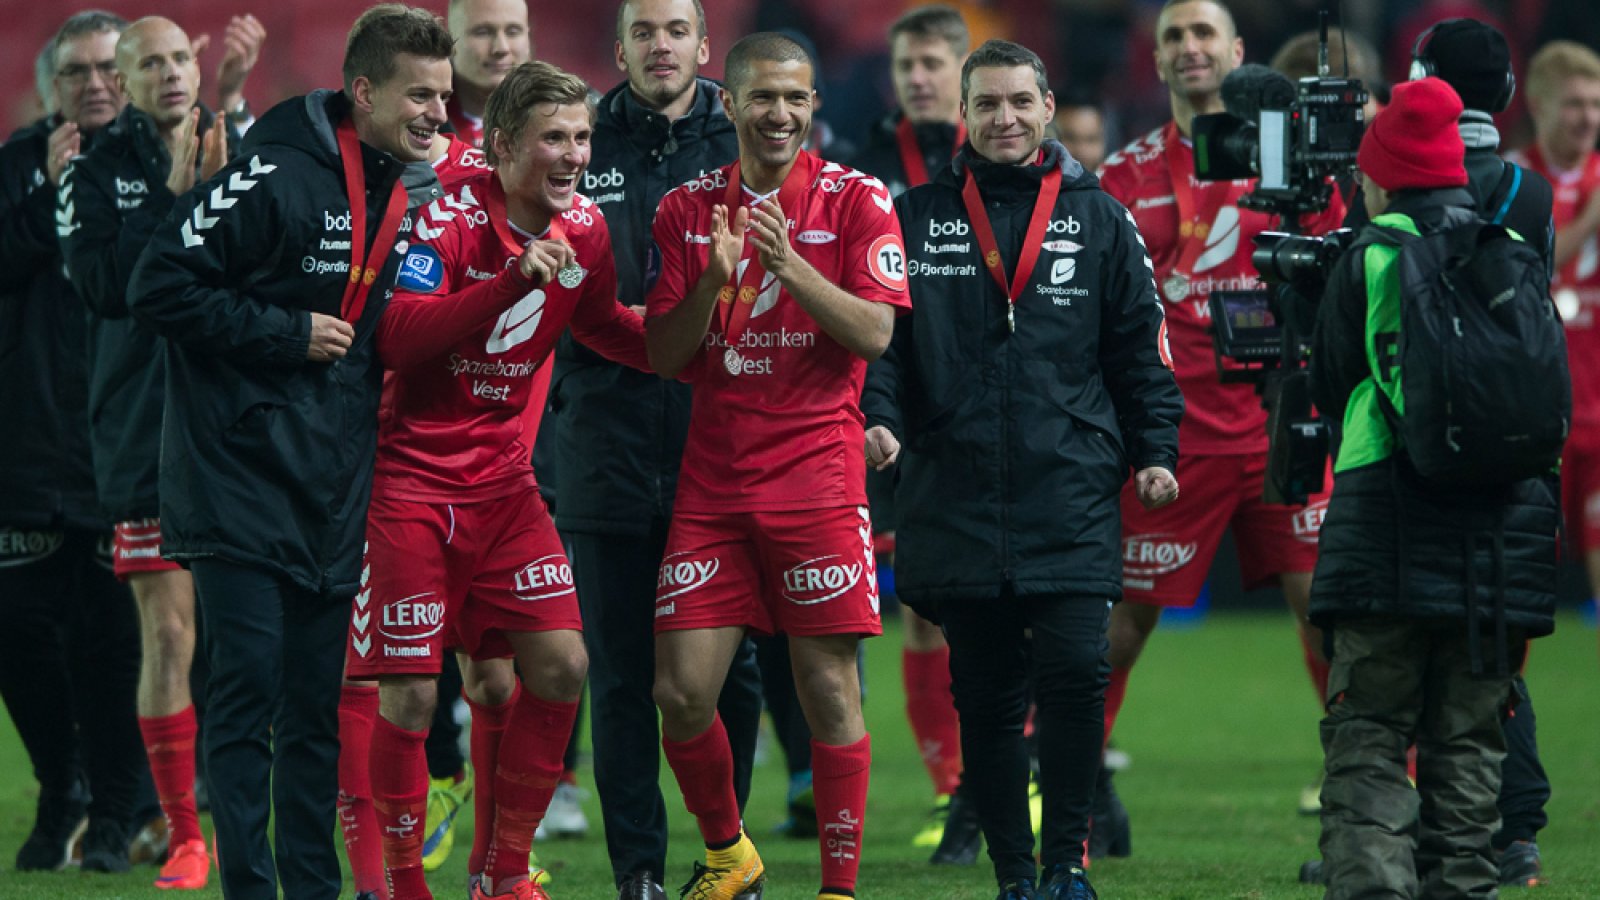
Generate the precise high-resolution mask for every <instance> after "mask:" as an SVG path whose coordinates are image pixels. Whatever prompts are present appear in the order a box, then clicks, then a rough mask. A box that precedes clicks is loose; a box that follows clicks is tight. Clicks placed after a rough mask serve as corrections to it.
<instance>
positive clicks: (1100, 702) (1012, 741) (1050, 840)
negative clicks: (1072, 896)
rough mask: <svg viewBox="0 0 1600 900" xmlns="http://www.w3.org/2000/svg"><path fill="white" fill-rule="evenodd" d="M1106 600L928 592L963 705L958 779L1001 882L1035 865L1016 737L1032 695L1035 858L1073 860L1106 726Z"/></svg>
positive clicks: (1028, 873)
mask: <svg viewBox="0 0 1600 900" xmlns="http://www.w3.org/2000/svg"><path fill="white" fill-rule="evenodd" d="M1110 611H1111V603H1110V601H1108V600H1107V599H1106V598H1104V597H1084V596H1062V595H1048V596H1037V597H1016V596H1013V595H1012V594H1011V592H1010V591H1009V590H1006V591H1005V592H1004V593H1002V594H1001V595H1000V597H999V598H998V599H997V598H995V597H971V598H965V599H959V600H942V601H940V602H939V604H938V615H939V617H940V620H941V621H942V622H943V625H944V634H945V639H946V640H947V641H949V643H950V674H951V678H952V683H951V691H952V692H953V693H954V694H955V701H956V710H957V712H959V713H960V715H961V755H962V759H963V761H964V762H965V763H966V770H965V772H964V773H963V775H962V786H963V788H964V789H965V790H967V791H968V792H969V796H970V797H971V798H972V800H973V803H974V804H975V805H976V807H977V810H978V820H979V822H980V823H981V824H982V826H983V836H984V838H985V839H986V840H987V841H988V844H989V858H990V859H991V860H993V862H994V870H995V876H996V878H997V880H999V881H1000V882H1001V883H1002V884H1003V883H1005V882H1006V881H1009V880H1011V879H1014V878H1033V877H1035V874H1036V873H1035V869H1034V862H1033V860H1034V856H1033V826H1032V824H1031V823H1030V822H1029V819H1028V769H1029V766H1028V750H1027V747H1026V746H1025V744H1024V743H1023V739H1022V726H1023V722H1024V720H1025V719H1026V718H1027V714H1028V699H1029V697H1030V696H1032V698H1033V699H1034V702H1035V704H1036V706H1037V712H1036V717H1035V723H1036V726H1037V729H1036V730H1037V732H1038V737H1039V786H1040V790H1041V791H1042V793H1043V800H1044V825H1043V833H1042V834H1041V836H1040V840H1041V843H1042V845H1043V846H1042V847H1041V848H1040V849H1041V853H1040V861H1041V862H1042V863H1043V864H1044V867H1045V870H1046V871H1049V869H1050V868H1051V867H1052V866H1056V865H1082V863H1083V843H1084V841H1085V840H1086V839H1087V838H1088V836H1089V807H1090V805H1091V804H1092V803H1093V801H1094V792H1095V776H1096V773H1097V772H1098V770H1099V766H1100V748H1101V743H1102V742H1103V740H1104V734H1105V721H1104V715H1105V698H1106V685H1107V684H1108V683H1109V679H1110V675H1111V666H1110V664H1109V663H1108V662H1107V661H1106V652H1107V650H1108V648H1109V645H1108V643H1107V640H1106V625H1107V623H1108V621H1109V618H1110ZM1026 629H1032V632H1033V637H1032V640H1031V641H1030V640H1029V639H1028V638H1027V637H1026V636H1025V634H1024V632H1025V630H1026Z"/></svg>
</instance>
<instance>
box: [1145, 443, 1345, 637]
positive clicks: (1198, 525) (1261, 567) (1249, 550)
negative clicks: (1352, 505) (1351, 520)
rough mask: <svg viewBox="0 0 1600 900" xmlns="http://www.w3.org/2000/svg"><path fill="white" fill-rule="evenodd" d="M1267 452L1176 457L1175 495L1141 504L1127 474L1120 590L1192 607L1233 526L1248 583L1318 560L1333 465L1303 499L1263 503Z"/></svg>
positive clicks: (1153, 603)
mask: <svg viewBox="0 0 1600 900" xmlns="http://www.w3.org/2000/svg"><path fill="white" fill-rule="evenodd" d="M1266 468H1267V457H1266V454H1264V453H1263V454H1259V455H1250V456H1184V457H1180V458H1179V459H1178V471H1177V473H1176V474H1177V476H1178V488H1179V491H1180V493H1179V495H1178V499H1177V501H1176V502H1174V503H1171V504H1169V505H1167V506H1164V507H1162V508H1161V509H1158V510H1155V511H1149V510H1146V509H1145V508H1144V507H1142V506H1140V505H1139V499H1138V496H1137V495H1136V494H1135V493H1134V488H1133V480H1132V479H1129V480H1128V483H1127V484H1126V485H1124V486H1123V489H1122V597H1123V599H1125V600H1129V601H1132V602H1134V603H1146V604H1149V605H1151V606H1192V605H1194V601H1195V598H1196V597H1198V596H1199V595H1200V589H1201V587H1203V586H1204V585H1205V581H1206V575H1207V574H1208V573H1209V572H1210V570H1211V561H1212V560H1213V559H1214V558H1215V557H1216V555H1217V545H1218V544H1220V543H1221V542H1222V533H1223V531H1224V530H1226V529H1228V528H1232V529H1233V539H1234V542H1235V543H1236V544H1237V545H1238V547H1239V572H1240V575H1241V576H1242V578H1243V581H1244V587H1245V588H1246V589H1247V590H1251V589H1254V588H1258V587H1263V586H1266V585H1269V584H1272V583H1273V582H1275V581H1276V580H1277V578H1278V576H1279V575H1281V574H1283V573H1285V572H1310V571H1311V570H1312V569H1315V568H1316V566H1317V537H1318V535H1319V534H1321V532H1322V518H1323V516H1324V515H1326V514H1327V511H1328V492H1329V491H1330V490H1331V489H1332V487H1333V475H1332V474H1331V472H1330V473H1329V474H1327V475H1325V476H1324V480H1323V491H1322V493H1320V494H1317V495H1315V496H1313V497H1311V498H1310V502H1309V503H1308V504H1307V505H1305V506H1279V505H1276V504H1266V503H1262V502H1261V486H1262V479H1263V476H1264V475H1265V473H1266Z"/></svg>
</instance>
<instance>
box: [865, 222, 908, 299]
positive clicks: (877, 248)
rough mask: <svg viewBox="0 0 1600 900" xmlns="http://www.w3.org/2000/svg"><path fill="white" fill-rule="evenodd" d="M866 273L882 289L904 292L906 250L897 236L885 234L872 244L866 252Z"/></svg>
mask: <svg viewBox="0 0 1600 900" xmlns="http://www.w3.org/2000/svg"><path fill="white" fill-rule="evenodd" d="M867 271H869V272H871V273H872V277H873V278H875V279H877V281H878V283H879V284H881V285H883V286H884V287H886V288H889V289H890V290H896V291H903V290H905V287H906V250H905V247H903V246H901V245H900V238H899V237H898V236H896V235H892V234H885V235H882V236H881V237H879V238H878V239H877V240H875V241H873V242H872V249H870V250H868V251H867Z"/></svg>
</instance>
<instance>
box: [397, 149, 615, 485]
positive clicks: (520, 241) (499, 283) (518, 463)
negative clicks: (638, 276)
mask: <svg viewBox="0 0 1600 900" xmlns="http://www.w3.org/2000/svg"><path fill="white" fill-rule="evenodd" d="M539 237H547V238H553V239H565V240H566V242H567V243H568V244H570V245H571V246H572V248H573V250H574V252H575V253H576V255H577V264H576V268H574V267H569V268H568V269H565V270H563V273H562V276H561V277H560V278H559V279H558V280H557V281H555V282H552V283H551V284H550V285H548V286H546V287H543V288H531V289H529V288H528V287H527V282H525V281H524V280H522V278H521V275H520V273H519V272H516V271H507V270H508V269H512V268H513V267H514V266H515V265H516V261H517V259H518V257H519V256H521V254H522V250H523V248H524V247H525V246H526V245H527V244H528V243H529V242H530V241H531V240H533V239H534V236H530V235H527V234H524V233H520V232H518V231H517V230H516V229H515V227H514V226H512V225H511V223H510V221H509V220H508V219H507V218H506V212H505V194H504V192H503V191H502V189H501V187H500V181H499V178H498V177H497V176H496V175H495V173H493V172H489V171H485V172H483V173H481V174H480V175H479V176H478V177H477V178H474V179H471V180H469V181H467V182H465V183H464V184H462V185H461V186H460V187H459V188H458V189H457V190H456V192H455V193H454V194H453V195H452V196H450V197H447V198H445V199H443V200H437V201H434V202H433V203H431V204H429V205H428V206H427V207H426V208H425V209H424V210H423V212H422V213H421V215H420V216H419V218H418V221H417V226H416V230H415V233H414V235H413V238H414V243H413V244H412V246H411V249H410V252H409V253H407V255H406V258H405V260H404V261H403V263H402V264H401V269H400V276H399V279H398V281H397V282H396V290H395V296H394V299H393V300H392V301H391V303H390V306H389V308H388V309H387V310H385V312H384V320H383V324H382V325H381V326H380V332H379V336H378V341H379V343H378V351H379V355H380V357H381V358H382V359H383V360H384V364H385V365H386V366H388V367H390V368H393V369H394V371H393V372H391V373H390V374H389V376H388V378H387V380H386V381H385V383H384V396H383V406H382V410H381V412H380V424H379V436H378V464H377V478H376V481H375V483H374V492H375V493H379V494H382V495H385V496H389V497H398V498H402V499H411V500H424V501H434V502H444V501H454V502H467V501H471V500H483V499H489V498H493V497H499V496H504V495H505V494H508V493H511V492H513V491H515V490H518V489H522V488H527V487H531V486H532V485H533V484H534V474H533V467H532V463H531V459H532V455H533V443H534V439H535V437H536V436H537V434H538V431H539V419H540V416H541V414H542V413H543V412H544V405H545V397H546V395H547V394H548V393H549V385H550V366H549V365H548V360H549V358H550V355H551V352H552V350H553V349H554V347H555V344H556V340H557V339H558V338H559V337H561V333H562V332H563V331H565V330H566V328H567V325H568V323H569V322H570V323H571V325H572V329H573V333H574V334H575V335H576V336H577V337H578V339H579V340H582V341H584V342H585V343H586V344H589V345H590V346H591V347H593V348H594V349H596V350H598V351H599V352H601V353H603V354H604V355H606V356H607V357H609V358H611V359H614V360H616V361H618V362H622V363H626V364H628V365H632V366H635V367H637V368H647V364H646V362H645V349H644V322H643V320H641V319H640V318H639V316H638V315H637V314H636V313H633V312H632V311H630V310H628V309H626V308H625V307H623V306H622V305H621V304H620V303H618V302H617V299H616V292H617V291H616V270H615V268H614V265H613V261H612V257H611V237H610V234H609V233H608V232H607V230H606V223H605V219H604V218H602V217H601V215H600V208H599V207H597V206H595V205H594V204H593V203H591V202H590V201H589V199H588V198H586V197H583V196H579V197H578V198H577V201H576V203H575V204H574V206H573V208H572V209H570V210H568V211H567V212H565V213H562V214H561V215H560V216H558V217H557V218H556V220H555V221H554V222H553V223H552V225H551V229H550V231H549V232H547V233H546V234H545V235H541V236H539ZM486 282H493V283H494V284H493V285H489V284H485V283H486ZM507 285H513V286H515V285H521V286H522V287H515V290H514V292H513V293H510V294H503V296H504V297H505V298H506V299H504V300H502V301H500V302H499V303H498V304H496V305H494V306H492V307H490V308H489V312H488V315H486V316H484V317H483V318H484V320H485V321H486V322H487V324H484V325H481V326H479V327H477V328H475V329H474V330H473V331H472V332H471V333H470V334H468V335H467V336H466V337H464V338H462V339H460V340H458V341H455V342H454V344H448V343H446V344H443V345H441V344H440V343H439V342H440V340H441V338H440V337H439V332H440V330H441V323H440V321H439V319H438V318H437V316H438V313H439V311H440V309H441V308H442V304H443V303H444V302H445V301H455V302H459V301H460V299H461V298H462V297H463V296H465V295H466V292H469V291H473V290H477V291H478V295H482V296H487V295H486V294H484V293H483V292H484V291H485V290H491V289H496V288H503V287H505V286H507ZM524 290H526V293H525V294H523V296H522V297H521V299H520V300H515V302H514V304H513V303H512V299H511V298H514V297H515V296H516V294H517V293H521V292H522V291H524ZM507 305H509V308H506V306H507ZM496 309H498V310H501V312H500V313H499V317H498V318H495V319H493V321H487V319H488V317H489V316H492V315H493V312H494V310H496ZM446 340H447V339H446Z"/></svg>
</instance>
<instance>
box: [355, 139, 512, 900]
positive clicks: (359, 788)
mask: <svg viewBox="0 0 1600 900" xmlns="http://www.w3.org/2000/svg"><path fill="white" fill-rule="evenodd" d="M428 161H429V163H430V164H432V166H433V172H434V175H436V176H438V179H439V187H440V188H442V189H443V190H444V191H445V193H447V194H451V195H454V194H455V192H456V189H457V188H459V187H461V185H462V184H463V183H464V182H467V181H470V180H473V179H479V178H481V177H482V176H483V174H484V173H485V172H487V171H488V170H489V161H488V160H486V159H484V157H483V151H482V150H479V149H477V148H475V147H473V146H472V145H471V144H469V143H467V142H466V141H464V140H461V139H460V138H456V137H451V136H450V135H448V134H446V133H445V132H442V131H439V132H435V133H434V135H433V144H432V146H430V147H429V148H428ZM389 377H393V376H392V374H391V375H390V376H389ZM498 674H499V675H500V677H499V678H498V679H497V681H496V683H495V684H494V685H492V686H486V685H485V680H484V679H478V680H477V681H476V682H475V684H474V687H479V688H480V690H478V691H476V692H475V693H477V694H478V695H479V696H478V697H472V696H469V697H468V698H467V702H468V703H469V704H471V703H474V701H479V703H478V705H480V706H486V707H490V708H491V709H499V708H501V707H505V706H507V700H508V699H509V697H510V692H511V691H512V690H514V689H515V687H516V677H515V675H513V674H512V673H510V672H504V673H498ZM485 694H488V695H491V696H494V697H496V698H497V701H496V702H482V701H483V700H484V696H483V695H485ZM507 711H508V710H507ZM377 717H378V684H377V682H375V681H355V680H352V679H350V678H348V677H346V679H345V683H344V684H343V685H342V687H341V688H340V692H339V827H340V831H341V832H342V837H343V839H344V852H345V857H346V858H347V859H349V861H350V879H351V881H352V882H354V884H355V890H356V896H357V897H363V896H366V895H371V896H372V897H373V898H378V900H381V898H383V897H387V896H388V886H387V884H386V883H385V879H384V874H383V845H382V842H381V841H380V839H379V837H378V819H377V815H376V813H374V812H373V809H372V779H371V778H370V777H369V775H368V772H367V757H368V755H369V754H370V752H371V746H372V726H373V723H374V722H375V721H376V719H377ZM481 718H482V720H483V721H482V723H480V728H481V727H483V726H484V725H487V724H489V723H491V722H493V721H499V720H497V719H496V718H495V716H493V715H492V714H490V715H487V716H484V717H481ZM503 718H504V716H503V715H501V716H500V717H499V719H502V720H503ZM474 721H475V722H478V721H479V717H475V719H474ZM500 725H501V728H502V730H503V728H504V722H503V721H500ZM490 774H491V775H492V774H493V773H490ZM486 805H487V804H483V803H480V804H479V806H480V807H481V806H486ZM430 824H431V823H430ZM489 830H490V829H486V828H480V829H478V831H479V832H481V834H475V835H474V838H473V840H474V846H475V847H479V845H485V846H486V842H487V841H488V833H489ZM476 858H478V859H480V860H481V859H482V858H483V850H482V847H479V849H478V852H477V854H476Z"/></svg>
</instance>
